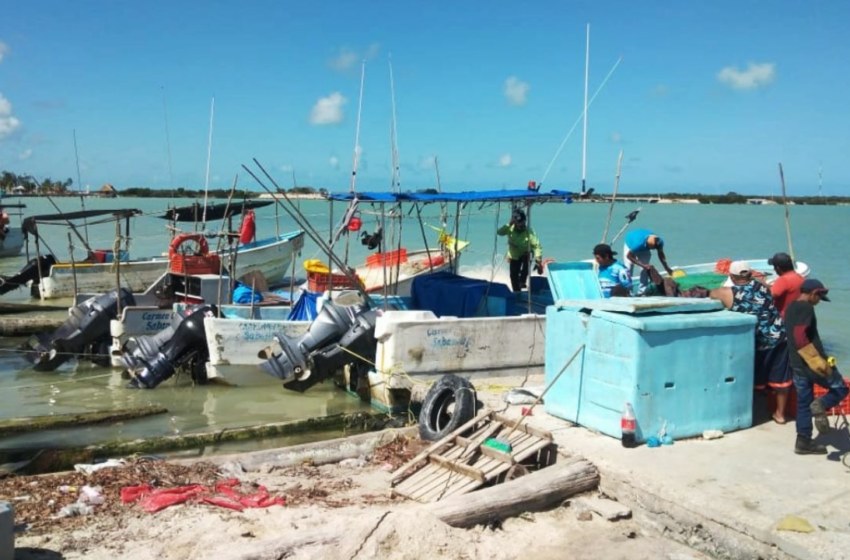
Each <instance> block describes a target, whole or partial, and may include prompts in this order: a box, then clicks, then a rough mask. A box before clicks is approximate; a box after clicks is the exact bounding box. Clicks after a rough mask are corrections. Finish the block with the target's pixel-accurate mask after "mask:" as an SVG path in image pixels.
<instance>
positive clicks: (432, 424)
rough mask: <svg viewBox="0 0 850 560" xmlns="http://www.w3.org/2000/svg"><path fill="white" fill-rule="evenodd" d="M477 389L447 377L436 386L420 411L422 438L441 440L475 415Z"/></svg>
mask: <svg viewBox="0 0 850 560" xmlns="http://www.w3.org/2000/svg"><path fill="white" fill-rule="evenodd" d="M475 397H476V395H475V387H473V386H472V383H470V382H469V380H467V379H464V378H463V377H459V376H457V375H444V376H443V377H441V378H440V380H439V381H437V382H436V383H434V385H433V386H432V387H431V389H430V390H429V391H428V394H427V395H425V400H424V401H423V402H422V410H420V412H419V437H421V438H422V439H423V440H425V441H437V440H439V439H442V438H443V437H445V436H447V435H448V434H450V433H452V432H453V431H455V430H456V429H458V428H459V427H460V426H462V425H463V424H466V423H467V422H469V421H470V420H472V418H473V416H475V406H476V398H475Z"/></svg>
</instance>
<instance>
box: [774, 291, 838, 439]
mask: <svg viewBox="0 0 850 560" xmlns="http://www.w3.org/2000/svg"><path fill="white" fill-rule="evenodd" d="M827 294H829V290H827V289H826V286H824V285H823V282H821V281H820V280H815V279H814V278H809V279H808V280H805V281H804V282H803V284H802V285H801V286H800V296H799V297H798V298H797V299H796V300H794V301H792V302H791V304H790V305H789V306H788V308H787V309H786V310H785V323H786V325H787V327H788V354H789V362H790V363H791V371H792V373H793V377H794V387H795V388H796V389H797V443H796V445H795V446H794V452H795V453H797V454H800V455H824V454H826V452H827V450H826V447H824V446H823V445H819V444H817V443H815V442H813V441H812V418H814V421H815V427H816V428H817V429H818V433H821V434H823V433H826V432H828V431H829V420H828V419H827V417H826V411H827V410H829V409H830V408H832V407H834V406H838V405H839V404H841V401H843V400H844V399H845V398H846V397H847V394H848V392H850V391H848V389H847V385H846V384H845V382H844V378H843V377H842V376H841V374H840V373H839V372H838V368H836V367H835V359H834V358H830V357H829V356H827V354H826V351H825V350H824V349H823V343H822V342H821V340H820V335H819V334H818V321H817V317H816V316H815V306H816V305H817V304H818V303H820V302H821V301H829V297H827ZM815 384H817V385H820V386H821V387H823V388H825V389H827V393H826V395H824V396H822V397H820V398H817V399H816V398H814V385H815Z"/></svg>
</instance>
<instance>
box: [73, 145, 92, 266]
mask: <svg viewBox="0 0 850 560" xmlns="http://www.w3.org/2000/svg"><path fill="white" fill-rule="evenodd" d="M74 158H75V159H76V160H77V184H78V187H79V188H78V189H77V190H78V191H79V192H80V206H82V208H83V210H85V209H86V202H85V199H84V198H83V194H82V193H83V180H82V179H80V155H79V152H78V151H77V130H76V129H74ZM83 227H84V228H85V232H86V245H88V240H89V226H88V223H87V222H86V219H85V218H83ZM88 250H89V251H91V249H88Z"/></svg>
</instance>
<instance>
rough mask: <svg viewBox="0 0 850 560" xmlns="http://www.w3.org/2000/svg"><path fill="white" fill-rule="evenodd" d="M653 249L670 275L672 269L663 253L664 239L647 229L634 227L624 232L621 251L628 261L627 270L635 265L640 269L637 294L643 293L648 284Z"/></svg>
mask: <svg viewBox="0 0 850 560" xmlns="http://www.w3.org/2000/svg"><path fill="white" fill-rule="evenodd" d="M653 250H654V251H655V252H657V253H658V260H659V261H661V266H663V267H664V270H666V271H667V274H669V275H670V276H672V275H673V269H672V268H670V265H668V264H667V256H666V255H665V254H664V240H663V239H661V236H660V235H658V234H657V233H654V232H652V231H650V230H648V229H635V230H632V231H630V232H629V233H628V234H626V243H625V247H623V253H624V254H625V257H626V260H627V261H628V263H629V272H632V271H633V269H634V267H635V266H637V267H638V268H640V269H641V271H640V284H639V287H638V293H639V294H643V293H644V292H645V291H646V288H647V287H648V286H649V284H650V278H649V271H650V269H651V268H652V265H651V264H649V263H650V261H651V260H652V251H653Z"/></svg>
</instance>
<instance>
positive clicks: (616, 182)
mask: <svg viewBox="0 0 850 560" xmlns="http://www.w3.org/2000/svg"><path fill="white" fill-rule="evenodd" d="M622 165H623V150H620V157H618V158H617V177H616V179H614V194H613V195H612V196H611V205H610V206H609V207H608V219H607V220H606V221H605V231H603V233H602V243H605V240H606V239H607V238H608V228H609V227H610V226H611V216H612V214H614V203H615V202H617V191H619V190H620V168H621V167H622ZM624 258H625V257H624Z"/></svg>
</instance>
